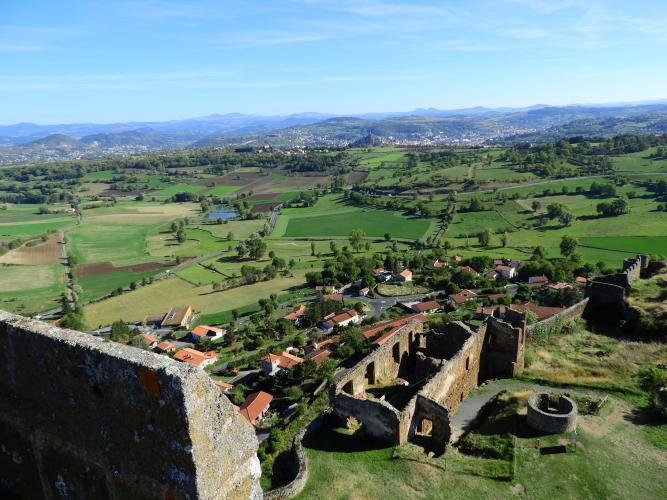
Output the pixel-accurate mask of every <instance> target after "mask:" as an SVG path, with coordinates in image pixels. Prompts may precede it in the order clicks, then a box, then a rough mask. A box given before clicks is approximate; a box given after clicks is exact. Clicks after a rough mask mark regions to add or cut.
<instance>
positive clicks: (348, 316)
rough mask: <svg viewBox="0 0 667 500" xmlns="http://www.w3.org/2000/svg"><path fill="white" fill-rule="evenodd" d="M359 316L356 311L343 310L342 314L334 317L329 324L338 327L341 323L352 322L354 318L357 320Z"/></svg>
mask: <svg viewBox="0 0 667 500" xmlns="http://www.w3.org/2000/svg"><path fill="white" fill-rule="evenodd" d="M357 316H359V313H358V312H357V311H355V310H354V309H343V310H342V311H341V312H339V313H338V314H336V315H335V316H332V317H331V318H330V319H329V321H328V323H330V324H332V325H338V324H340V323H343V322H344V321H347V320H350V319H352V318H356V317H357Z"/></svg>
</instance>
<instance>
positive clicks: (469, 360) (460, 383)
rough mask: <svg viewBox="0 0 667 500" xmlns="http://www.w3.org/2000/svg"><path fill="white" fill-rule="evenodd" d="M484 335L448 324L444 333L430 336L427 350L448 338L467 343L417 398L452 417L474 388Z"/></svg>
mask: <svg viewBox="0 0 667 500" xmlns="http://www.w3.org/2000/svg"><path fill="white" fill-rule="evenodd" d="M484 335H485V329H484V327H482V329H480V330H479V331H477V332H474V331H472V330H471V329H470V328H468V327H467V326H465V325H464V324H463V323H460V322H454V323H448V324H447V325H446V329H445V331H444V332H443V333H435V334H431V335H429V336H428V337H427V341H426V342H427V344H426V345H427V348H428V345H429V343H430V342H434V343H437V342H438V339H439V337H448V336H451V337H455V338H459V339H462V338H466V340H465V342H464V343H463V345H461V346H460V347H459V349H458V350H457V352H456V354H454V356H452V357H451V358H450V359H448V360H446V361H445V362H444V363H443V364H442V366H441V367H440V368H439V369H438V371H437V372H436V373H435V374H434V375H433V376H432V377H431V378H430V379H429V381H428V382H427V383H426V385H425V386H424V388H423V389H422V390H421V391H420V394H421V395H422V396H423V397H426V398H429V399H432V400H433V401H435V402H437V403H439V404H441V405H443V406H445V407H446V408H447V409H448V410H449V411H450V412H451V413H453V412H454V411H456V409H457V408H458V407H459V405H460V404H461V402H462V401H463V399H465V397H466V396H467V395H468V392H469V391H470V390H471V389H474V388H475V387H477V382H478V379H479V371H480V354H481V351H482V345H483V343H484ZM443 340H444V339H443Z"/></svg>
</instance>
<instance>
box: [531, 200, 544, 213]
mask: <svg viewBox="0 0 667 500" xmlns="http://www.w3.org/2000/svg"><path fill="white" fill-rule="evenodd" d="M530 206H531V208H532V209H533V212H537V211H538V210H539V209H540V208H542V204H541V203H540V202H539V201H537V200H533V202H532V203H531V204H530Z"/></svg>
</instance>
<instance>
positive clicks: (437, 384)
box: [330, 311, 526, 449]
mask: <svg viewBox="0 0 667 500" xmlns="http://www.w3.org/2000/svg"><path fill="white" fill-rule="evenodd" d="M506 320H507V322H505V321H500V320H497V319H496V318H493V317H490V318H488V320H487V321H486V323H485V324H483V325H482V326H480V327H479V328H478V329H477V330H472V329H471V328H469V327H468V326H466V325H465V324H463V323H461V322H452V323H448V324H447V325H446V326H445V327H444V331H439V332H436V331H431V332H424V331H423V326H422V324H421V323H420V322H417V321H411V322H409V323H408V324H406V325H405V326H403V327H402V328H401V329H400V330H398V332H397V333H395V334H394V335H393V336H392V337H391V338H390V339H389V340H388V341H387V342H385V343H384V344H382V345H381V346H379V347H378V348H377V349H375V350H374V351H372V352H371V353H369V354H368V355H367V356H365V357H364V358H363V359H362V360H360V361H359V362H358V363H357V364H356V365H354V366H353V367H351V368H349V369H347V370H345V371H343V372H340V373H338V374H337V376H336V377H335V379H334V383H333V385H332V388H331V392H330V398H331V400H332V406H333V412H334V414H336V415H337V416H339V417H342V418H349V417H354V418H355V419H357V420H358V421H360V422H361V423H362V424H363V426H364V430H365V432H367V433H368V434H369V435H371V436H374V437H375V438H378V439H381V440H383V441H386V442H388V443H390V444H394V445H400V444H404V443H406V442H408V441H412V440H413V439H415V437H417V436H418V437H420V438H422V439H427V440H428V441H430V443H431V446H432V447H433V449H442V447H444V445H445V444H446V443H448V442H449V440H450V437H451V426H450V420H451V415H452V414H453V413H454V412H455V411H456V409H457V408H458V407H459V405H460V404H461V402H462V401H463V400H464V399H465V397H466V396H467V395H468V392H469V391H470V390H471V389H474V388H475V387H477V386H478V384H479V383H480V382H481V381H484V380H487V379H491V378H495V377H512V376H514V375H518V374H520V373H521V372H522V371H523V368H524V350H525V342H526V338H525V326H526V323H525V321H526V320H525V316H524V315H523V314H521V313H518V312H515V311H509V315H508V317H507V318H506Z"/></svg>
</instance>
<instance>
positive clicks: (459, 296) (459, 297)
mask: <svg viewBox="0 0 667 500" xmlns="http://www.w3.org/2000/svg"><path fill="white" fill-rule="evenodd" d="M476 298H477V294H476V293H475V292H473V291H472V290H468V289H463V290H461V291H460V292H459V293H453V294H451V295H450V296H449V299H450V300H451V301H452V302H454V303H455V304H456V305H461V304H463V303H465V302H468V301H469V300H475V299H476Z"/></svg>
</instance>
